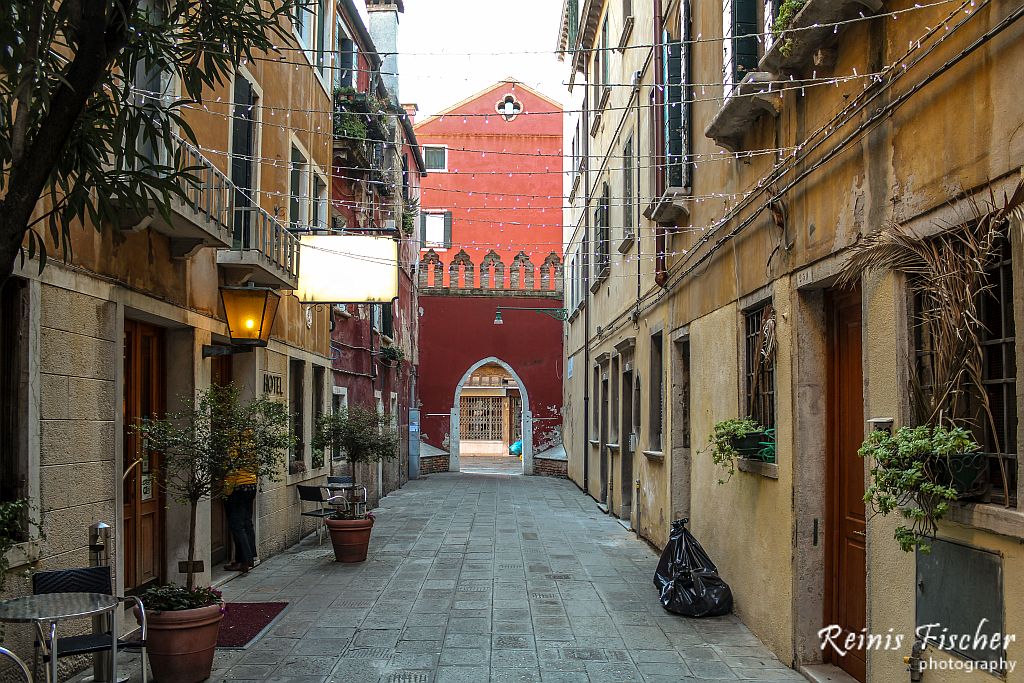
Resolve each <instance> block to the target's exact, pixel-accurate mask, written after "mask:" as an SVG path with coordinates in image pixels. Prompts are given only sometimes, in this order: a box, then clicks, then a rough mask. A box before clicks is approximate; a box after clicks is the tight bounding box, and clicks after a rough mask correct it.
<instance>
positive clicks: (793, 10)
mask: <svg viewBox="0 0 1024 683" xmlns="http://www.w3.org/2000/svg"><path fill="white" fill-rule="evenodd" d="M805 3H806V0H785V2H783V3H782V5H781V6H780V7H779V13H778V14H777V15H776V16H775V21H774V22H773V23H772V35H773V36H774V37H775V39H776V40H782V43H781V44H780V45H779V51H780V52H781V53H782V54H783V55H784V56H786V57H788V56H789V55H790V53H791V52H792V51H793V39H792V38H790V37H784V35H783V34H784V33H785V32H786V29H788V28H789V27H790V25H791V24H792V23H793V19H794V18H796V15H797V14H799V13H800V10H801V9H803V7H804V4H805Z"/></svg>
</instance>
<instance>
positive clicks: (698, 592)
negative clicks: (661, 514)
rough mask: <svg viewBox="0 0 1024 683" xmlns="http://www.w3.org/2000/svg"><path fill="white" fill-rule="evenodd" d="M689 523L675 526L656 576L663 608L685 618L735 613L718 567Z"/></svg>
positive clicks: (682, 522)
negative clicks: (688, 527) (690, 528)
mask: <svg viewBox="0 0 1024 683" xmlns="http://www.w3.org/2000/svg"><path fill="white" fill-rule="evenodd" d="M688 521H689V520H687V519H680V520H677V521H675V522H672V533H671V534H670V535H669V539H668V545H667V546H665V552H663V553H662V554H661V561H660V562H658V569H657V571H655V572H654V585H655V587H656V588H657V589H658V591H660V593H661V606H662V607H664V608H665V609H667V610H668V611H669V612H675V613H676V614H681V615H683V616H684V617H720V616H722V615H723V614H729V613H730V612H732V591H731V590H730V589H729V584H727V583H726V582H725V581H723V580H722V577H720V576H719V575H718V567H716V566H715V564H714V563H713V562H712V561H711V558H710V557H708V554H707V553H706V552H704V548H702V547H700V543H698V542H697V539H696V538H694V537H693V534H691V533H690V532H689V531H688V530H687V528H686V523H687V522H688Z"/></svg>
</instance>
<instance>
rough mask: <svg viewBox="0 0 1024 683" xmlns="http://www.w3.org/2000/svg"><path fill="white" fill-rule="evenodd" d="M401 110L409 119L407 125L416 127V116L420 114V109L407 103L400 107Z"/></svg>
mask: <svg viewBox="0 0 1024 683" xmlns="http://www.w3.org/2000/svg"><path fill="white" fill-rule="evenodd" d="M402 109H404V110H405V114H406V116H408V117H409V125H416V114H419V113H420V108H419V107H417V106H416V105H415V104H413V103H411V102H407V103H405V104H403V105H402Z"/></svg>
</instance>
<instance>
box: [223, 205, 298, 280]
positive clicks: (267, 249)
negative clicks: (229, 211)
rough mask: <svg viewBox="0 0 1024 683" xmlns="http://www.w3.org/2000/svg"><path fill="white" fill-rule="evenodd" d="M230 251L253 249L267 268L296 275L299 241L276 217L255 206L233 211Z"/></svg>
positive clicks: (296, 276)
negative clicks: (278, 269)
mask: <svg viewBox="0 0 1024 683" xmlns="http://www.w3.org/2000/svg"><path fill="white" fill-rule="evenodd" d="M232 235H233V239H232V249H234V250H239V251H251V250H255V251H257V252H259V254H260V256H262V257H263V258H264V259H265V260H266V261H267V262H268V263H269V265H272V266H276V267H277V268H280V269H281V270H283V271H285V273H287V274H288V276H289V278H290V279H295V278H298V276H299V239H298V238H297V237H296V236H295V235H293V234H292V233H291V232H290V231H289V230H288V228H286V227H285V226H283V225H282V224H281V223H279V222H278V221H277V219H276V218H274V217H273V216H271V215H270V214H269V213H267V212H266V211H265V210H264V209H262V208H260V207H258V206H238V207H235V210H234V226H233V232H232Z"/></svg>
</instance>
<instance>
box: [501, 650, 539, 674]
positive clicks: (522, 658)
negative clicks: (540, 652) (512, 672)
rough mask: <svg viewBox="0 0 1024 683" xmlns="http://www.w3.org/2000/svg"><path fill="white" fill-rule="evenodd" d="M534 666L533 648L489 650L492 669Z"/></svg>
mask: <svg viewBox="0 0 1024 683" xmlns="http://www.w3.org/2000/svg"><path fill="white" fill-rule="evenodd" d="M536 666H537V652H536V651H535V650H493V649H492V650H491V668H492V669H522V668H535V667H536Z"/></svg>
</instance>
